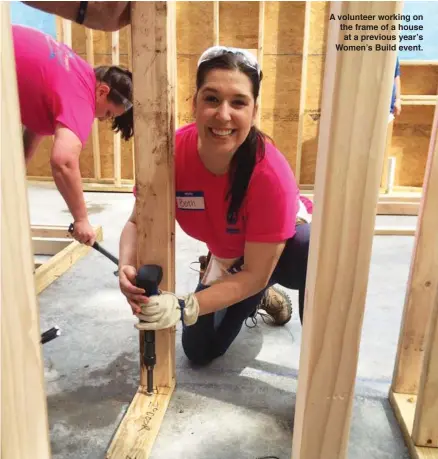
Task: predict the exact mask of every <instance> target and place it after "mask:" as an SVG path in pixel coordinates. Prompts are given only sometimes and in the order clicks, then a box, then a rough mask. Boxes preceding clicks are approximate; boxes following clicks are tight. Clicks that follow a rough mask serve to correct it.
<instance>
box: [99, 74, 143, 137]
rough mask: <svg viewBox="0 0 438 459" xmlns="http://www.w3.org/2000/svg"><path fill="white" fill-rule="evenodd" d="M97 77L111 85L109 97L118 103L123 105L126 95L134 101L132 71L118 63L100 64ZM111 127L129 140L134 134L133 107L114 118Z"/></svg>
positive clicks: (130, 100) (127, 98)
mask: <svg viewBox="0 0 438 459" xmlns="http://www.w3.org/2000/svg"><path fill="white" fill-rule="evenodd" d="M94 73H95V75H96V79H97V80H98V81H101V82H102V83H106V84H107V85H108V86H109V87H110V92H109V93H108V99H109V100H110V101H111V102H114V103H115V104H116V105H123V99H122V98H121V97H120V96H122V97H124V98H125V99H126V100H128V101H129V102H131V103H132V93H133V91H132V73H131V72H130V71H129V70H127V69H124V68H122V67H118V66H116V65H112V66H105V65H103V66H100V67H96V68H95V69H94ZM111 129H112V130H113V131H114V132H119V131H120V133H121V136H122V138H123V139H124V140H129V139H130V138H131V137H132V136H133V134H134V117H133V109H132V107H131V108H130V109H129V110H127V111H126V112H125V113H123V115H120V116H116V117H115V118H114V120H113V124H112V126H111Z"/></svg>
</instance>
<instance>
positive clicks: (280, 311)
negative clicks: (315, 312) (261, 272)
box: [257, 287, 292, 325]
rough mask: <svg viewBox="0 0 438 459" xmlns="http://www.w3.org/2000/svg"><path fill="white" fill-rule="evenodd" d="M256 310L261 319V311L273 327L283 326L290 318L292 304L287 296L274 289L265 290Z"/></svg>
mask: <svg viewBox="0 0 438 459" xmlns="http://www.w3.org/2000/svg"><path fill="white" fill-rule="evenodd" d="M257 309H258V311H257V312H258V313H259V314H260V315H261V316H262V318H263V316H264V314H263V313H262V312H260V311H259V310H260V309H263V310H264V311H265V312H266V314H265V315H268V316H269V317H270V318H271V319H272V321H273V322H274V324H275V325H284V324H286V323H287V322H289V320H290V319H291V317H292V302H291V300H290V298H289V296H288V295H287V294H286V293H285V292H283V291H282V290H280V289H278V288H275V287H270V288H268V289H266V291H265V294H264V295H263V298H262V300H261V301H260V305H259V306H258V308H257ZM263 319H264V318H263Z"/></svg>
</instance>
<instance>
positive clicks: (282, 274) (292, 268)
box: [182, 224, 311, 365]
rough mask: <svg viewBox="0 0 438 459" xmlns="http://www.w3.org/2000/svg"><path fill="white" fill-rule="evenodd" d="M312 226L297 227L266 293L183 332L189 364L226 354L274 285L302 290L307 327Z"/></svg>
mask: <svg viewBox="0 0 438 459" xmlns="http://www.w3.org/2000/svg"><path fill="white" fill-rule="evenodd" d="M310 226H311V225H309V224H303V225H298V226H297V227H296V233H295V236H294V237H292V238H290V239H289V240H288V241H287V242H286V246H285V248H284V250H283V253H282V254H281V257H280V260H279V261H278V263H277V266H276V267H275V269H274V272H273V274H272V277H271V279H270V281H269V283H268V285H267V286H266V287H265V288H264V289H263V290H262V291H260V292H259V293H257V294H256V295H254V296H251V297H249V298H246V299H245V300H243V301H240V302H239V303H236V304H233V305H232V306H229V307H228V308H225V309H222V310H220V311H216V312H213V313H210V314H205V315H203V316H200V317H199V318H198V321H197V322H196V323H195V324H194V325H191V326H189V327H184V328H183V332H182V346H183V349H184V352H185V354H186V356H187V358H188V359H189V360H191V361H192V362H193V363H195V364H198V365H205V364H207V363H209V362H211V361H212V360H213V359H215V358H217V357H219V356H221V355H223V354H225V352H226V351H227V349H228V348H229V347H230V345H231V343H232V342H233V341H234V340H235V339H236V337H237V335H238V334H239V332H240V330H241V328H242V325H243V323H244V321H245V320H246V319H247V318H248V317H249V316H251V315H252V314H253V313H254V311H255V309H256V307H257V306H258V304H259V303H260V301H261V299H262V297H263V295H264V293H265V290H266V289H267V288H268V287H269V286H271V285H274V284H280V285H282V286H283V287H286V288H289V289H293V290H298V292H299V313H300V320H301V323H303V313H304V292H305V285H306V273H307V259H308V254H309V241H310ZM206 288H208V286H205V285H202V284H199V285H198V287H197V289H196V291H197V292H199V291H200V290H204V289H206Z"/></svg>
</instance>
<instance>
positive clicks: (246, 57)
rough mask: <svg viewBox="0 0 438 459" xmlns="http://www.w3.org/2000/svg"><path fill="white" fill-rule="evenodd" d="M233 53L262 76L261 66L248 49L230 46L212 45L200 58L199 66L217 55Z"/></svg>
mask: <svg viewBox="0 0 438 459" xmlns="http://www.w3.org/2000/svg"><path fill="white" fill-rule="evenodd" d="M227 53H232V54H236V55H238V56H239V57H240V59H241V61H242V62H243V63H244V64H245V65H247V66H248V67H250V68H252V69H254V70H256V71H257V73H258V74H259V76H260V66H259V64H258V62H257V59H256V57H255V56H254V55H253V54H251V53H250V52H249V51H247V50H246V49H241V48H232V47H228V46H212V47H211V48H208V49H207V50H205V51H204V52H203V53H202V55H201V57H200V58H199V60H198V67H199V66H200V65H201V64H202V63H203V62H207V61H210V60H212V59H214V58H215V57H219V56H223V55H224V54H227Z"/></svg>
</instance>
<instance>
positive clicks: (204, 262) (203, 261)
mask: <svg viewBox="0 0 438 459" xmlns="http://www.w3.org/2000/svg"><path fill="white" fill-rule="evenodd" d="M198 261H199V282H202V278H203V277H204V274H205V270H206V269H207V266H208V262H209V261H210V252H209V253H208V255H201V256H200V257H199V258H198Z"/></svg>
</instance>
